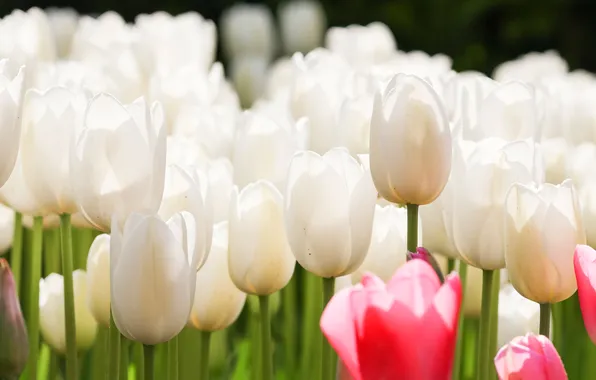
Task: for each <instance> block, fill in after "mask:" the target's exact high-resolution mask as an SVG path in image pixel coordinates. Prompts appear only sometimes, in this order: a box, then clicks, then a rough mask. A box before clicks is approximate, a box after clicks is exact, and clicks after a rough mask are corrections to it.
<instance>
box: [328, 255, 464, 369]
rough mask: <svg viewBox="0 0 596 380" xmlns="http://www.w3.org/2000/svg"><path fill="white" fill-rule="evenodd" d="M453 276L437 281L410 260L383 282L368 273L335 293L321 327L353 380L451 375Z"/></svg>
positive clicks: (457, 285) (456, 304) (455, 305)
mask: <svg viewBox="0 0 596 380" xmlns="http://www.w3.org/2000/svg"><path fill="white" fill-rule="evenodd" d="M461 293H462V289H461V282H460V279H459V277H458V275H457V274H455V273H454V274H452V275H449V276H447V278H446V280H445V283H444V284H443V285H441V283H440V281H439V278H438V276H437V274H436V273H435V271H434V270H433V268H432V267H431V266H430V265H429V264H428V263H426V262H425V261H423V260H411V261H409V262H407V263H406V264H404V265H403V266H402V267H401V268H400V269H398V270H397V272H396V273H395V275H394V276H393V278H392V279H391V280H390V281H389V282H388V283H387V284H385V283H383V281H381V280H380V279H379V278H378V277H376V276H374V275H372V274H365V275H364V276H363V277H362V282H361V283H360V284H358V285H356V286H354V287H352V288H348V289H344V290H342V291H341V292H339V293H337V294H336V295H335V296H334V297H333V298H332V299H331V301H330V302H329V304H328V305H327V307H326V308H325V311H324V312H323V316H322V317H321V329H322V330H323V334H325V336H326V337H327V339H328V340H329V342H330V343H331V345H332V346H333V348H334V349H335V351H337V353H338V355H339V357H340V358H341V360H342V361H343V363H344V364H345V367H346V369H347V371H348V372H349V373H350V375H351V376H352V378H353V379H354V380H382V379H417V380H427V379H428V380H431V379H432V380H439V379H448V378H450V376H451V367H452V364H453V353H454V350H455V341H456V336H457V318H458V314H459V310H460V304H461Z"/></svg>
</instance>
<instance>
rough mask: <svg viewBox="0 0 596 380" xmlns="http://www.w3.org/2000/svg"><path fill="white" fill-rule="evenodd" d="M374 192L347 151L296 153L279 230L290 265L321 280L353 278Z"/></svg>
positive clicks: (366, 234) (364, 250)
mask: <svg viewBox="0 0 596 380" xmlns="http://www.w3.org/2000/svg"><path fill="white" fill-rule="evenodd" d="M376 195H377V193H376V191H375V188H374V186H373V183H372V180H371V178H370V172H369V171H368V170H366V169H365V168H364V167H363V166H362V165H361V164H359V163H358V162H357V161H356V160H355V159H354V158H353V157H352V156H350V154H349V153H348V151H347V150H345V149H342V148H336V149H332V150H330V151H329V152H327V153H326V154H325V155H323V156H319V155H318V154H316V153H314V152H311V151H306V152H300V153H297V154H296V155H295V156H294V158H293V160H292V163H291V164H290V172H289V176H288V186H287V190H286V199H285V204H286V207H285V208H286V213H285V222H286V223H285V225H286V230H287V233H288V240H289V242H290V246H291V247H292V251H293V253H294V256H296V260H297V261H298V262H299V263H300V265H302V266H303V267H304V268H305V269H306V270H308V271H310V272H312V273H314V274H316V275H318V276H321V277H327V278H328V277H338V276H343V275H346V274H350V273H353V272H354V271H355V270H356V269H358V267H359V266H360V265H361V264H362V262H363V261H364V258H365V256H366V253H367V251H368V248H369V246H370V240H371V235H372V224H373V218H374V210H375V201H376Z"/></svg>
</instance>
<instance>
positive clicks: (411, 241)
mask: <svg viewBox="0 0 596 380" xmlns="http://www.w3.org/2000/svg"><path fill="white" fill-rule="evenodd" d="M406 207H407V210H408V252H412V253H416V248H417V247H418V205H415V204H408V205H406Z"/></svg>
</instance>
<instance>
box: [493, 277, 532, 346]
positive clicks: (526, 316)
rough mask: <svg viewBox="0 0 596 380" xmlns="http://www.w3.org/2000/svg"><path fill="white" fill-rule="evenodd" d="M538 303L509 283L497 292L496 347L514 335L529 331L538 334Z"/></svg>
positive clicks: (502, 344)
mask: <svg viewBox="0 0 596 380" xmlns="http://www.w3.org/2000/svg"><path fill="white" fill-rule="evenodd" d="M539 329H540V305H539V304H537V303H536V302H533V301H530V300H529V299H527V298H525V297H523V296H522V295H521V294H519V293H518V292H516V291H515V288H514V287H513V286H512V285H511V284H507V285H505V286H504V287H503V288H502V289H501V291H500V292H499V328H498V338H497V343H498V347H503V346H504V345H505V344H507V343H509V342H510V341H511V339H513V338H515V337H516V336H520V335H525V334H527V333H529V332H532V333H534V334H538V331H539Z"/></svg>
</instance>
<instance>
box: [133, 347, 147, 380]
mask: <svg viewBox="0 0 596 380" xmlns="http://www.w3.org/2000/svg"><path fill="white" fill-rule="evenodd" d="M133 356H134V358H133V360H134V362H135V372H136V375H135V379H137V380H143V379H144V378H145V363H144V362H145V361H144V360H143V345H142V344H141V343H136V342H135V343H134V354H133Z"/></svg>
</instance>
